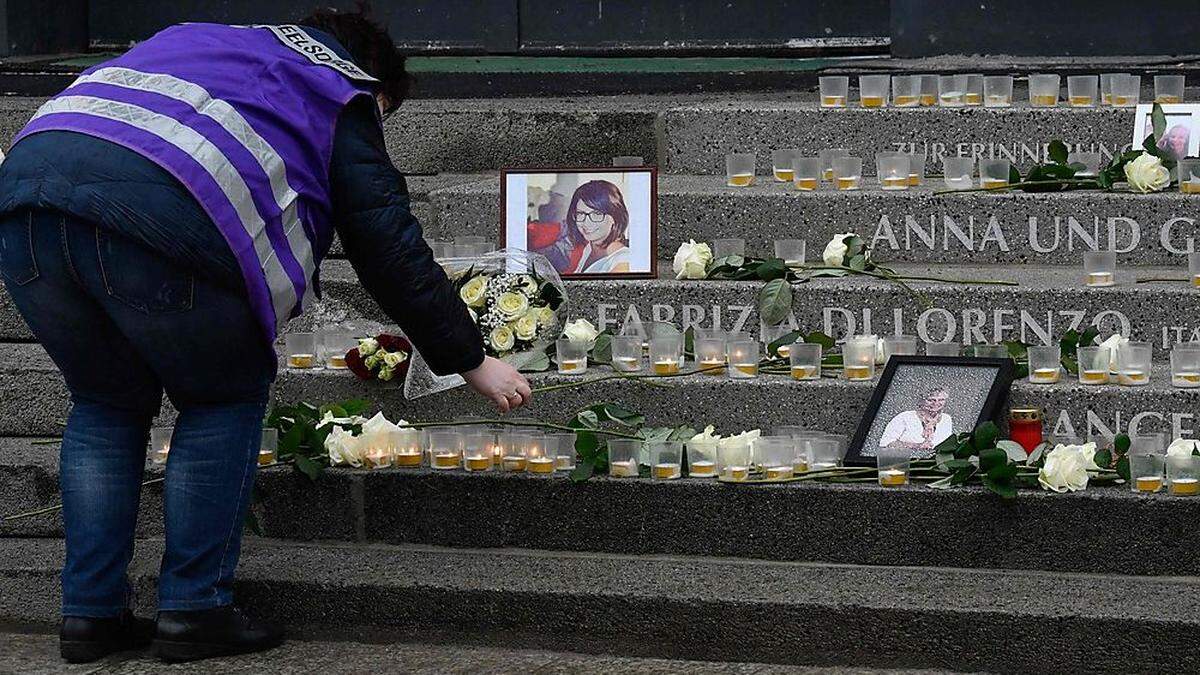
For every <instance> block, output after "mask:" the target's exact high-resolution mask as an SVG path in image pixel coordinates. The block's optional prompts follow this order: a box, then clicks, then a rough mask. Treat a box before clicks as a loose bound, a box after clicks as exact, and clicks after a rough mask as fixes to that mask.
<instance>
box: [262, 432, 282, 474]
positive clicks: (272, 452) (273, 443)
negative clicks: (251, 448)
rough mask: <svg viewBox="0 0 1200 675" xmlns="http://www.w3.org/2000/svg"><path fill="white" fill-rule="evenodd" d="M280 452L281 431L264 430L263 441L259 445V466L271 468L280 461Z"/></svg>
mask: <svg viewBox="0 0 1200 675" xmlns="http://www.w3.org/2000/svg"><path fill="white" fill-rule="evenodd" d="M278 452H279V430H278V429H272V428H268V429H263V432H262V441H261V442H260V443H259V445H258V465H259V466H269V465H271V464H274V463H275V462H276V460H277V459H278V457H277V453H278Z"/></svg>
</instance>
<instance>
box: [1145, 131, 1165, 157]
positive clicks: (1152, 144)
mask: <svg viewBox="0 0 1200 675" xmlns="http://www.w3.org/2000/svg"><path fill="white" fill-rule="evenodd" d="M1142 150H1143V151H1145V153H1146V154H1147V155H1154V156H1155V157H1160V158H1161V157H1162V156H1163V155H1162V150H1159V149H1158V141H1157V140H1155V137H1154V134H1151V135H1149V136H1147V137H1146V138H1145V139H1143V140H1142Z"/></svg>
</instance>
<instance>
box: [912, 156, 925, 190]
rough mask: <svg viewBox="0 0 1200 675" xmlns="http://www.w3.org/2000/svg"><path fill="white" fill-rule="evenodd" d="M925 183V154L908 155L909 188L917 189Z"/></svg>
mask: <svg viewBox="0 0 1200 675" xmlns="http://www.w3.org/2000/svg"><path fill="white" fill-rule="evenodd" d="M924 182H925V153H924V152H910V153H908V186H909V187H916V186H918V185H921V184H923V183H924Z"/></svg>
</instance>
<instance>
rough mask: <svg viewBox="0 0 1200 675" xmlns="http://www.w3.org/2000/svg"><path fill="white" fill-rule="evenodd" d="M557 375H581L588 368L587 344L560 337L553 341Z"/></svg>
mask: <svg viewBox="0 0 1200 675" xmlns="http://www.w3.org/2000/svg"><path fill="white" fill-rule="evenodd" d="M554 346H555V349H556V350H557V356H558V358H557V361H558V374H559V375H583V374H584V373H586V372H587V368H588V344H587V343H586V342H576V341H574V340H572V339H571V338H568V337H561V338H559V339H558V340H557V341H556V342H555V343H554Z"/></svg>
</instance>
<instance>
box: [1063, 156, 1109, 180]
mask: <svg viewBox="0 0 1200 675" xmlns="http://www.w3.org/2000/svg"><path fill="white" fill-rule="evenodd" d="M1100 162H1101V158H1100V153H1098V152H1069V153H1067V164H1081V165H1082V167H1076V171H1075V177H1076V178H1090V177H1092V176H1096V175H1098V174H1099V173H1100Z"/></svg>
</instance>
